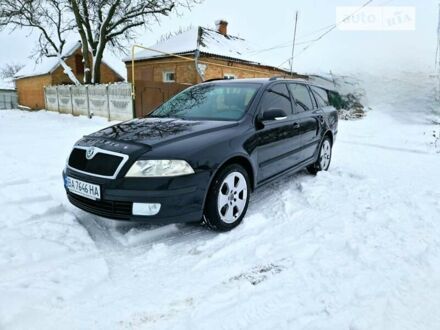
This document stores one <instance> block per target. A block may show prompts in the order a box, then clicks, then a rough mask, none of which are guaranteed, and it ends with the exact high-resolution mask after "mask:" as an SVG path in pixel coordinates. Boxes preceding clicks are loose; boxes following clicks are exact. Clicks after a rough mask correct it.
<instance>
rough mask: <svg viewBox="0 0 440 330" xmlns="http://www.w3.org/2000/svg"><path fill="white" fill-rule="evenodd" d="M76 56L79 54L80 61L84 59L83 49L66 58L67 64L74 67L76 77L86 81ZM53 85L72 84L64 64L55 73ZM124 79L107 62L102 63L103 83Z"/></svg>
mask: <svg viewBox="0 0 440 330" xmlns="http://www.w3.org/2000/svg"><path fill="white" fill-rule="evenodd" d="M76 56H79V61H82V55H81V49H78V50H77V51H76V52H75V53H74V54H72V56H70V57H69V58H68V59H66V60H65V62H66V64H67V65H68V66H69V67H71V68H72V70H73V73H74V74H75V76H76V78H77V79H78V80H79V81H80V82H83V81H84V73H83V72H82V71H79V70H81V69H82V65H81V67H78V64H79V63H78V60H77V59H76ZM52 76H53V81H52V84H53V85H63V84H72V81H71V80H70V79H69V77H68V76H67V75H66V74H65V73H64V68H63V67H62V66H59V67H58V68H57V69H56V70H55V71H54V72H53V73H52ZM118 81H123V79H121V78H120V77H119V76H118V75H117V74H115V73H114V72H113V70H111V69H110V68H109V67H108V66H107V64H105V63H101V83H102V84H107V83H111V82H118Z"/></svg>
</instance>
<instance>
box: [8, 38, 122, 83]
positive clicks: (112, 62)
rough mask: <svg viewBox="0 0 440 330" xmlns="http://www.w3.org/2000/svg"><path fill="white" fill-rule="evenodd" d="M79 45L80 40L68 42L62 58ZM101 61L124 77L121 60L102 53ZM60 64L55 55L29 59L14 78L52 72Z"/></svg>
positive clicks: (75, 49) (74, 50) (69, 54)
mask: <svg viewBox="0 0 440 330" xmlns="http://www.w3.org/2000/svg"><path fill="white" fill-rule="evenodd" d="M80 47H81V42H80V41H72V42H68V43H67V44H66V46H65V47H64V51H63V53H62V58H67V57H69V56H71V55H72V54H73V53H75V52H76V51H77V50H78V48H80ZM102 61H103V62H104V63H105V64H107V65H108V66H109V67H110V68H111V69H113V70H114V71H115V72H116V73H117V74H118V75H120V76H121V77H123V78H124V79H126V76H127V74H126V69H125V65H124V63H123V62H122V61H120V60H118V59H115V58H114V57H113V56H111V55H110V54H108V53H107V52H105V53H104V57H103V59H102ZM59 66H60V63H59V60H58V58H57V57H44V58H42V59H41V61H39V62H35V60H30V61H29V63H27V64H26V65H25V66H24V67H23V68H22V69H21V70H20V71H18V72H17V73H16V74H15V76H14V78H15V79H19V78H25V77H32V76H40V75H44V74H48V73H52V72H54V71H55V70H56V69H57V68H58V67H59Z"/></svg>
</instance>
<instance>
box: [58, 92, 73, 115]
mask: <svg viewBox="0 0 440 330" xmlns="http://www.w3.org/2000/svg"><path fill="white" fill-rule="evenodd" d="M58 104H59V107H58V109H59V112H61V113H73V109H72V91H71V90H70V86H66V85H62V86H58Z"/></svg>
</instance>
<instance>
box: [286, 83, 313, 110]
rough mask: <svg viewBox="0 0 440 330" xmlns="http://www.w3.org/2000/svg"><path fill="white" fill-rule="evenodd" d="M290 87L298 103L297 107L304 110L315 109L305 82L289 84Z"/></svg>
mask: <svg viewBox="0 0 440 330" xmlns="http://www.w3.org/2000/svg"><path fill="white" fill-rule="evenodd" d="M289 89H290V92H291V93H292V95H293V98H294V99H295V101H296V104H297V105H298V107H297V108H299V109H302V110H303V111H308V110H312V109H313V103H312V99H311V98H310V93H309V90H308V88H307V86H305V85H303V84H289Z"/></svg>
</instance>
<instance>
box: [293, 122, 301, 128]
mask: <svg viewBox="0 0 440 330" xmlns="http://www.w3.org/2000/svg"><path fill="white" fill-rule="evenodd" d="M300 127H301V125H300V124H299V123H294V124H293V128H300Z"/></svg>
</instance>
